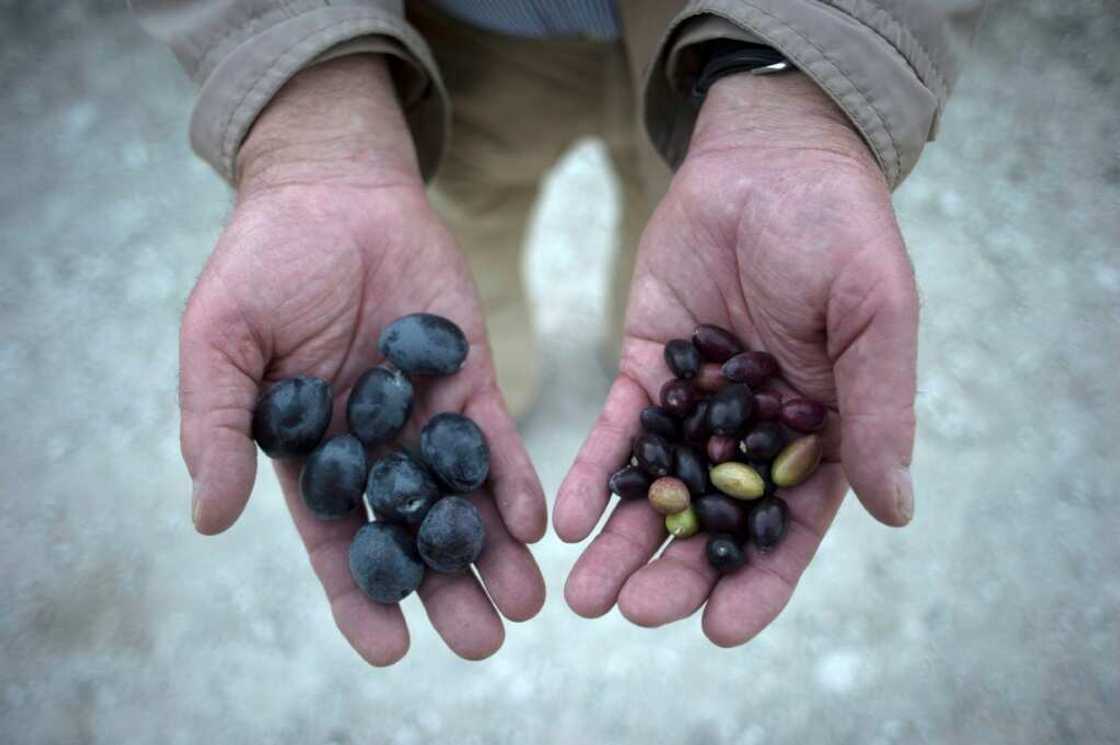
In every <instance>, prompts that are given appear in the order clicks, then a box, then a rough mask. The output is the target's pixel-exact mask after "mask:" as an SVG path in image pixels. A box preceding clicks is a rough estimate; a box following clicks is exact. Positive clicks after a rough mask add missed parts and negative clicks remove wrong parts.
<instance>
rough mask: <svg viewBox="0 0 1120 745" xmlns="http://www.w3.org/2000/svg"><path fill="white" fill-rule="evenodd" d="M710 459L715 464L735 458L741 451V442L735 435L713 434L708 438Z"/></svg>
mask: <svg viewBox="0 0 1120 745" xmlns="http://www.w3.org/2000/svg"><path fill="white" fill-rule="evenodd" d="M707 450H708V460H710V461H711V462H712V464H713V465H719V464H720V463H726V462H727V461H729V460H735V456H736V454H738V452H739V442H738V441H737V440H736V439H735V438H734V437H728V436H727V435H712V436H711V437H709V438H708V448H707Z"/></svg>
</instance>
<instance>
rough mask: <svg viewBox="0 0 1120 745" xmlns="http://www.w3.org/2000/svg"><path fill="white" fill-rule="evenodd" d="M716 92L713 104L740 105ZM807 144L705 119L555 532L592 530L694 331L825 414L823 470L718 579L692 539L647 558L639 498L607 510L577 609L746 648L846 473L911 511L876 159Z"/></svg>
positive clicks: (893, 514) (645, 518)
mask: <svg viewBox="0 0 1120 745" xmlns="http://www.w3.org/2000/svg"><path fill="white" fill-rule="evenodd" d="M717 90H719V86H718V85H717V87H716V88H715V89H713V93H715V91H717ZM722 93H723V94H724V100H722V101H717V102H716V103H715V104H712V105H724V106H727V107H731V108H734V105H735V103H736V102H735V101H734V100H731V101H728V100H726V99H727V97H728V96H729V95H730V92H729V91H728V90H726V89H725V90H724V91H723V92H722ZM706 109H707V106H706ZM707 113H708V112H707V111H705V114H707ZM733 121H735V120H733ZM737 121H742V119H741V118H740V119H738V120H737ZM839 121H840V124H841V125H842V126H845V127H846V126H847V125H846V124H843V122H842V117H840V120H839ZM818 135H819V132H818V131H817V130H816V129H815V128H807V138H808V139H805V140H803V139H801V136H800V135H794V136H791V137H787V138H764V139H761V140H760V139H759V138H758V137H757V132H753V131H748V132H747V133H745V134H744V133H742V132H730V133H729V132H726V131H722V130H718V129H714V128H713V126H712V125H711V121H710V116H709V121H708V122H705V120H704V118H703V114H702V118H701V121H700V123H699V124H698V126H697V132H696V135H695V136H694V138H693V142H692V147H691V148H690V151H689V155H688V157H687V159H686V161H685V163H684V164H683V165H682V167H681V169H680V170H679V171H678V173H677V174H676V177H675V178H674V180H673V183H672V185H671V187H670V190H669V193H668V194H667V195H666V197H665V198H664V200H663V201H662V203H661V204H660V206H659V207H658V209H657V211H656V213H655V214H654V216H653V218H652V219H651V221H650V224H649V225H648V227H647V229H646V231H645V233H644V235H643V236H642V241H641V246H640V248H639V254H638V260H637V266H636V269H635V276H634V281H633V285H632V287H631V293H630V301H629V305H628V308H627V317H626V325H625V331H624V340H623V348H622V359H621V362H620V371H619V375H618V377H617V379H616V380H615V382H614V384H613V386H612V388H611V391H610V394H609V396H608V398H607V401H606V404H605V406H604V409H603V412H602V414H601V416H600V417H599V419H598V421H597V422H596V423H595V426H594V429H593V430H592V432H591V434H590V435H589V437H588V439H587V441H586V443H585V444H584V446H583V448H582V449H581V451H580V453H579V455H578V456H577V458H576V461H575V463H574V464H573V466H572V469H571V471H570V473H569V474H568V477H567V479H566V480H565V481H564V484H563V485H562V487H561V489H560V493H559V495H558V497H557V504H556V508H555V516H554V517H555V519H554V522H555V527H556V531H557V532H558V534H559V535H560V537H561V538H562V539H564V540H567V541H580V540H583V539H584V538H585V537H586V536H587V535H588V534H589V533H590V532H591V530H592V529H593V528H594V526H595V525H596V523H597V522H598V520H599V518H600V516H601V515H602V513H603V511H604V509H605V508H606V506H607V504H608V502H609V500H610V495H609V494H608V491H607V487H606V483H607V478H608V476H609V475H610V473H611V472H613V471H614V470H616V469H617V468H619V467H620V466H622V465H623V464H624V463H625V461H626V460H627V458H628V457H629V452H630V447H631V442H632V440H633V438H634V436H635V435H636V434H637V433H638V427H639V424H638V414H639V412H640V411H641V409H642V408H644V407H646V406H648V405H650V404H651V403H656V402H657V398H658V392H659V391H660V388H661V386H662V384H663V383H664V382H665V381H666V380H667V379H668V378H669V377H670V376H671V373H670V372H669V371H668V369H667V368H666V365H665V362H664V360H663V356H662V354H663V348H664V344H665V343H666V342H667V341H669V340H670V339H674V338H687V337H688V336H689V334H690V333H691V331H692V329H693V328H694V327H695V326H696V325H698V324H700V323H712V324H716V325H719V326H723V327H725V328H727V329H729V330H731V331H732V332H733V333H734V334H735V335H736V336H737V337H738V338H739V339H740V340H741V341H742V342H744V343H745V344H746V345H747V346H748V347H749V348H751V349H762V350H766V351H768V352H770V353H772V354H774V355H775V356H776V357H777V359H778V361H779V362H780V364H781V367H782V371H783V377H784V385H786V386H787V389H788V390H792V391H794V392H796V393H797V394H799V395H804V396H807V397H810V398H813V399H816V400H819V401H822V402H825V403H827V404H828V405H830V406H831V407H832V410H833V413H832V414H831V415H830V423H829V426H828V429H827V436H826V443H827V444H826V455H825V464H824V465H823V466H822V467H821V468H820V469H819V470H818V472H817V473H816V474H815V475H814V476H813V477H812V478H810V479H809V480H808V481H806V482H805V483H804V484H802V485H800V486H798V487H796V488H794V489H787V490H782V492H781V493H782V496H783V497H784V498H785V499H786V501H787V502H788V503H789V506H790V510H791V525H790V529H789V533H788V535H787V537H786V540H785V541H784V542H783V543H782V545H781V546H780V547H779V548H778V549H776V550H775V551H773V552H772V553H770V554H765V555H764V554H760V553H758V552H757V551H755V550H754V549H753V547H752V548H751V549H750V552H749V562H748V566H746V567H745V568H744V569H742V570H740V571H739V572H736V573H734V574H730V575H727V576H723V577H721V576H720V575H719V574H717V572H716V571H715V570H714V569H713V568H712V567H710V566H709V565H708V563H707V561H706V559H705V556H704V543H705V537H704V536H703V535H701V536H696V537H693V538H690V539H687V540H674V541H672V542H671V543H670V544H669V545H668V546H667V547H666V548H665V549H664V550H663V551H662V552H661V553H660V555H659V556H658V557H657V558H653V557H654V555H655V554H656V553H657V552H658V549H659V548H660V547H661V546H662V544H663V543H664V542H665V540H666V538H667V533H666V531H665V527H664V523H663V517H662V516H661V515H658V514H657V513H656V512H654V511H653V509H652V508H651V507H650V506H649V505H648V504H647V503H646V502H644V501H639V502H622V503H620V504H618V506H617V507H616V508H615V509H614V511H613V512H612V514H611V516H610V517H609V518H608V520H607V522H606V524H605V526H604V528H603V530H602V531H601V532H600V534H599V535H598V536H597V537H596V538H595V539H594V540H593V541H592V542H591V544H590V545H589V546H588V547H587V548H586V550H585V551H584V553H583V554H582V556H581V557H580V559H579V560H578V562H577V563H576V565H575V566H574V567H573V569H572V571H571V574H570V576H569V578H568V582H567V585H566V588H565V594H566V598H567V600H568V603H569V605H571V607H572V608H573V609H574V610H575V611H576V612H577V613H579V614H580V615H583V616H587V617H595V616H599V615H602V614H604V613H606V612H607V611H609V610H610V609H611V608H612V607H613V606H614V605H615V603H616V602H617V604H618V606H619V609H620V611H621V612H622V613H623V615H624V616H626V617H627V618H628V619H630V620H631V621H633V622H634V623H637V624H639V625H643V626H657V625H661V624H665V623H668V622H671V621H674V620H678V619H681V618H684V617H686V616H689V615H691V614H692V613H694V612H695V611H697V610H698V609H699V608H700V607H701V606H704V605H705V604H706V607H705V611H704V618H703V627H704V631H705V633H706V634H707V635H708V637H709V638H710V639H711V640H712V641H714V642H715V643H717V644H720V645H722V646H732V645H736V644H741V643H743V642H745V641H747V640H748V639H750V638H751V637H753V636H754V635H755V634H757V633H758V632H759V631H760V630H761V629H762V628H764V627H765V626H766V625H767V624H768V623H769V622H770V621H771V620H773V619H774V617H775V616H776V615H777V614H778V613H779V612H780V611H781V609H782V608H783V607H784V606H785V604H786V602H787V601H788V600H789V598H790V595H791V594H792V592H793V589H794V586H795V585H796V583H797V581H798V579H799V577H800V575H801V573H802V572H803V571H804V569H805V567H806V566H807V564H808V563H809V561H810V560H811V559H812V557H813V554H814V553H815V551H816V548H817V546H818V545H819V543H820V541H821V537H822V535H823V534H824V532H825V531H826V530H827V529H828V527H829V525H830V524H831V522H832V519H833V517H834V516H835V514H836V511H837V509H838V507H839V505H840V501H841V500H842V498H843V495H844V493H845V491H846V488H847V483H848V481H849V480H850V482H851V484H852V486H853V488H854V489H855V491H856V492H857V494H858V495H859V497H860V499H861V500H862V501H863V503H864V505H865V506H866V507H867V508H868V510H869V511H870V512H871V513H872V514H873V515H875V516H876V517H877V518H878V519H880V520H882V521H883V522H885V523H888V524H892V525H901V524H904V523H905V522H907V521H908V520H909V519H910V512H911V510H912V506H911V502H910V494H911V491H910V489H911V487H910V485H909V473H908V469H907V467H908V465H909V462H910V453H911V449H912V443H913V433H914V415H913V399H914V388H915V380H914V375H915V362H916V332H917V303H916V295H915V287H914V281H913V275H912V272H911V269H910V265H909V262H908V260H907V257H906V255H905V252H904V249H903V246H902V241H901V237H900V235H899V232H898V229H897V227H896V224H895V222H894V219H893V215H892V212H891V208H890V202H889V194H888V191H887V189H886V186H885V184H884V182H883V179H882V176H881V175H880V174H879V171H878V168H877V167H876V165H875V164H874V162H873V161H872V160H871V157H870V153H868V152H867V150H866V148H865V147H864V146H863V144H862V143H861V142H860V141H859V139H858V137H856V136H855V135H854V134H853V133H850V131H849V134H848V135H847V136H846V137H841V138H840V139H838V140H836V141H835V142H836V144H837V146H836V147H822V146H821V144H822V143H821V140H820V139H819V137H818ZM651 559H653V560H652V561H651Z"/></svg>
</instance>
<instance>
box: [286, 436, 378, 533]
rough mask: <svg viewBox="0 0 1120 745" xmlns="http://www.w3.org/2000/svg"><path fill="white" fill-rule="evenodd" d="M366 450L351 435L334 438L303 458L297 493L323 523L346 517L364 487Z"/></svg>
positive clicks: (360, 498) (356, 503)
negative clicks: (305, 458)
mask: <svg viewBox="0 0 1120 745" xmlns="http://www.w3.org/2000/svg"><path fill="white" fill-rule="evenodd" d="M368 468H369V465H368V464H367V462H366V449H365V447H363V446H362V443H361V440H359V439H358V438H357V437H354V435H336V436H334V437H332V438H330V439H329V440H327V441H326V442H324V443H323V444H322V445H320V446H319V447H317V448H315V449H314V450H313V451H311V455H309V456H307V462H306V463H304V464H303V470H302V471H300V474H299V494H300V496H301V497H303V503H304V504H306V505H307V509H309V510H311V513H312V514H313V515H315V517H318V518H320V519H323V520H333V519H336V518H339V517H343V516H345V515H349V514H350V513H351V512H353V511H354V508H355V507H357V506H358V503H359V502H361V501H362V492H363V491H364V490H365V488H366V471H367V470H368Z"/></svg>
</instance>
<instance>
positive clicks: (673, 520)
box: [665, 507, 700, 538]
mask: <svg viewBox="0 0 1120 745" xmlns="http://www.w3.org/2000/svg"><path fill="white" fill-rule="evenodd" d="M665 529H666V530H668V531H669V533H670V534H671V535H672V536H673V537H674V538H691V537H692V536H694V535H696V534H697V533H699V532H700V520H699V519H698V518H697V517H696V513H695V512H694V511H693V509H692V508H691V507H689V508H688V509H687V510H683V511H681V512H678V513H676V514H673V515H666V516H665Z"/></svg>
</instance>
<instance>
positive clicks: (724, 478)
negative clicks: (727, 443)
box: [708, 461, 766, 499]
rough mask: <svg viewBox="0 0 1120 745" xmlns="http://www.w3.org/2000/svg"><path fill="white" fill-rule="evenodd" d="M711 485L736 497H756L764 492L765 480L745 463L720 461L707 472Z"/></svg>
mask: <svg viewBox="0 0 1120 745" xmlns="http://www.w3.org/2000/svg"><path fill="white" fill-rule="evenodd" d="M708 476H709V478H711V480H712V486H714V487H715V488H717V489H719V490H720V491H721V492H723V493H724V494H726V495H727V496H729V497H735V498H736V499H758V498H759V497H761V496H762V495H763V494H765V493H766V482H765V481H763V480H762V476H760V475H759V473H758V471H756V470H754V469H753V468H751V467H750V466H748V465H747V464H746V463H738V462H735V461H730V462H728V463H720V464H719V465H718V466H715V467H714V468H712V470H711V471H709V472H708Z"/></svg>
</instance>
